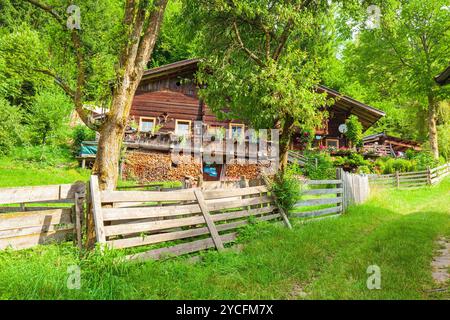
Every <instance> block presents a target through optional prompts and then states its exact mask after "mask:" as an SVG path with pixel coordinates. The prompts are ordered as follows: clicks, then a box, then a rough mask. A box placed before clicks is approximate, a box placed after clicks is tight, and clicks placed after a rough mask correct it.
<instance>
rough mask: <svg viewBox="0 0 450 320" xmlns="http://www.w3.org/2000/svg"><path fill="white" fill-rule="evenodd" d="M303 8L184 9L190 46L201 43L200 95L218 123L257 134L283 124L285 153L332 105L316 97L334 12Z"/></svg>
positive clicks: (219, 4) (243, 4) (319, 5)
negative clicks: (296, 131)
mask: <svg viewBox="0 0 450 320" xmlns="http://www.w3.org/2000/svg"><path fill="white" fill-rule="evenodd" d="M298 5H299V3H298V2H297V1H294V2H273V1H269V0H263V1H256V2H255V1H250V0H240V1H236V2H235V3H234V2H227V1H223V0H214V1H202V0H194V1H186V2H184V6H183V17H184V20H185V23H186V29H187V30H188V31H189V33H190V34H191V39H187V40H186V41H192V42H193V43H196V46H195V55H196V56H199V57H203V58H204V62H203V63H202V65H201V70H200V71H199V72H198V73H197V76H198V80H199V82H200V83H202V84H207V86H204V87H203V89H201V90H200V95H201V96H202V97H203V98H204V99H205V101H206V102H207V104H208V106H209V107H210V108H211V109H212V110H213V111H214V112H215V113H216V114H217V115H218V116H219V118H227V119H232V118H239V119H241V120H242V121H245V122H246V123H248V124H249V125H251V126H252V127H253V128H255V129H260V128H273V127H274V125H275V124H276V123H278V124H279V125H280V128H285V130H282V133H281V136H280V144H282V145H283V144H286V143H287V142H288V140H289V138H290V135H291V133H292V130H293V128H294V127H299V128H300V129H301V130H309V129H312V128H314V127H316V126H318V125H319V124H320V122H321V120H322V117H323V113H322V112H319V107H322V106H324V105H326V104H327V103H328V102H329V101H327V98H326V95H325V94H319V93H316V92H315V90H314V88H315V86H316V85H317V84H318V80H319V77H318V71H319V68H320V65H321V62H322V59H321V58H322V56H323V53H324V51H327V50H328V47H327V43H328V40H329V39H328V36H327V32H324V29H326V28H327V24H326V22H327V21H326V17H327V12H328V11H327V10H328V5H327V2H326V1H317V2H315V3H314V5H313V4H305V5H304V7H303V8H302V10H298V8H297V6H298ZM233 22H236V24H234V23H233ZM281 26H282V27H281ZM286 26H289V27H286ZM264 30H266V31H267V32H264ZM283 30H285V32H286V35H287V37H286V38H285V37H284V36H283ZM266 35H267V36H266ZM283 39H284V40H286V41H284V40H283ZM313 39H314V40H313ZM263 43H265V45H261V44H263ZM244 47H245V49H244ZM277 48H281V49H280V50H278V49H277ZM224 106H227V109H226V111H225V110H224Z"/></svg>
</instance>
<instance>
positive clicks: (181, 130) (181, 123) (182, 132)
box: [175, 120, 191, 136]
mask: <svg viewBox="0 0 450 320" xmlns="http://www.w3.org/2000/svg"><path fill="white" fill-rule="evenodd" d="M175 133H176V134H177V135H179V136H188V135H190V134H191V121H187V120H177V121H176V124H175Z"/></svg>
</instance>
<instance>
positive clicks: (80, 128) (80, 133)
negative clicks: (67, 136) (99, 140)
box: [72, 124, 95, 154]
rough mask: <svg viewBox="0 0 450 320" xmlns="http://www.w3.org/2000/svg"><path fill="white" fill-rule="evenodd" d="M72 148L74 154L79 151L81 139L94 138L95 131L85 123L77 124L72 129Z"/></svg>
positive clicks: (88, 139)
mask: <svg viewBox="0 0 450 320" xmlns="http://www.w3.org/2000/svg"><path fill="white" fill-rule="evenodd" d="M72 140H73V142H72V149H73V152H74V153H75V154H77V153H78V152H79V151H80V148H81V143H82V142H83V141H90V140H95V131H94V130H91V129H89V128H88V127H86V126H85V125H82V124H81V125H77V126H76V127H75V128H74V129H73V131H72Z"/></svg>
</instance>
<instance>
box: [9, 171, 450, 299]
mask: <svg viewBox="0 0 450 320" xmlns="http://www.w3.org/2000/svg"><path fill="white" fill-rule="evenodd" d="M449 217H450V180H449V179H447V180H446V181H444V182H443V183H442V184H441V185H440V186H438V187H432V188H424V189H419V190H415V191H396V190H391V191H385V192H378V193H377V194H376V195H375V196H374V197H373V199H372V200H370V201H369V202H367V203H366V204H364V205H362V206H358V207H353V208H351V209H350V210H349V212H348V213H347V214H346V215H344V216H342V217H341V218H339V219H331V220H323V221H318V222H314V223H309V224H305V225H301V224H300V223H297V224H295V223H294V229H293V230H291V231H289V230H286V229H285V228H283V227H282V226H280V225H262V226H252V227H250V228H247V229H245V231H243V234H242V236H241V240H240V241H242V242H243V243H245V246H244V250H243V251H242V252H240V253H236V252H233V251H231V252H227V253H224V254H220V255H219V254H217V253H216V252H208V253H205V254H204V260H203V262H202V263H197V264H192V263H189V262H187V261H186V260H185V259H183V258H179V259H175V260H171V261H165V262H147V263H144V264H118V263H111V260H112V258H113V257H114V256H116V255H117V254H118V253H117V252H112V253H109V254H107V255H105V256H100V255H98V254H93V255H92V256H91V257H89V258H87V259H84V260H82V261H79V259H78V258H77V254H76V252H75V251H74V249H73V248H72V247H71V246H70V245H64V246H63V245H60V246H46V247H39V248H36V249H33V250H25V251H21V252H3V253H0V298H4V299H19V298H21V299H71V298H86V299H93V298H96V299H120V298H122V299H128V298H135V299H137V298H139V299H177V298H180V299H199V298H204V299H227V298H232V299H239V298H248V299H255V298H267V299H273V298H282V299H285V298H288V299H298V298H302V297H304V296H303V294H302V291H304V292H306V293H307V295H306V298H307V299H308V298H318V299H327V298H337V299H421V298H438V299H442V298H445V297H448V296H449V292H442V293H434V294H429V293H427V292H426V290H428V289H431V288H433V287H434V286H435V285H434V284H433V283H432V279H431V267H430V262H431V259H432V255H433V249H434V248H435V239H436V238H437V237H438V236H441V235H447V236H450V219H449ZM72 264H79V265H80V266H81V269H82V289H81V290H68V289H67V288H66V282H67V266H69V265H72ZM372 264H376V265H378V266H380V268H381V276H382V283H381V286H382V289H381V290H368V289H367V288H366V280H367V277H368V275H367V274H366V269H367V267H368V266H369V265H372Z"/></svg>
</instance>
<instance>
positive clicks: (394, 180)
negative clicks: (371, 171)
mask: <svg viewBox="0 0 450 320" xmlns="http://www.w3.org/2000/svg"><path fill="white" fill-rule="evenodd" d="M448 175H450V163H446V164H444V165H442V166H439V167H437V168H433V169H427V170H422V171H414V172H398V171H397V172H395V173H394V174H382V175H369V176H368V177H369V182H370V184H371V185H373V186H378V187H396V188H417V187H423V186H426V185H435V184H437V183H439V182H440V181H441V180H442V179H443V178H445V177H446V176H448Z"/></svg>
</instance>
